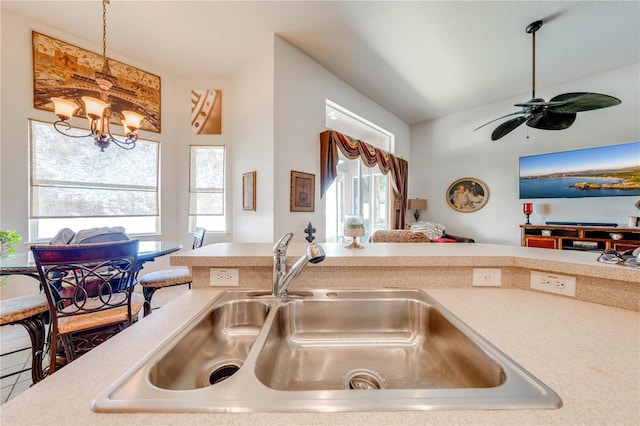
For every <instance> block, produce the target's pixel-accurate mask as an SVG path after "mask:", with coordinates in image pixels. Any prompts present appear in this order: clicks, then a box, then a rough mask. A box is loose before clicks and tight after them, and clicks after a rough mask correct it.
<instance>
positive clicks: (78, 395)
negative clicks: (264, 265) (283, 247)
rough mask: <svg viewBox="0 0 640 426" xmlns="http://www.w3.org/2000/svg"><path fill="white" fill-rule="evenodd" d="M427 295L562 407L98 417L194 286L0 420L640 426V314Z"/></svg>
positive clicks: (436, 292) (561, 301)
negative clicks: (95, 404) (106, 397)
mask: <svg viewBox="0 0 640 426" xmlns="http://www.w3.org/2000/svg"><path fill="white" fill-rule="evenodd" d="M294 286H295V284H294ZM426 291H427V293H429V294H430V295H431V296H433V297H434V298H435V299H436V300H438V301H439V302H440V303H442V304H443V305H444V306H445V307H446V308H447V309H449V310H450V311H451V312H453V313H454V314H455V315H457V316H458V317H460V318H461V319H462V320H463V321H465V322H466V323H467V324H469V325H470V326H471V327H472V328H474V329H475V330H476V331H477V332H478V333H480V334H481V335H482V336H484V337H485V338H486V339H488V340H489V341H490V342H491V343H493V344H494V345H495V346H497V347H498V348H500V349H501V350H502V351H503V352H505V353H506V354H507V355H509V356H510V357H512V358H513V359H514V360H515V361H516V362H518V363H519V364H520V365H522V366H523V367H524V368H526V369H527V370H529V371H530V372H531V373H532V374H534V375H535V376H536V377H538V378H539V379H540V380H542V381H543V382H545V383H546V384H547V385H549V386H550V387H551V388H552V389H553V390H555V391H556V392H557V393H558V394H559V395H560V397H561V398H562V400H563V404H564V405H563V407H562V408H560V409H557V410H469V411H464V410H461V411H401V412H349V413H250V414H227V413H193V414H191V413H160V414H152V413H135V414H98V413H94V412H93V411H91V409H90V406H91V402H92V401H93V399H94V398H95V397H96V395H98V394H99V393H100V392H101V391H102V390H104V389H105V388H106V387H107V386H108V385H109V384H111V383H112V382H113V381H115V380H116V379H117V378H118V377H119V376H120V375H122V374H123V373H124V372H125V371H127V369H129V368H130V367H131V366H132V365H133V364H134V363H135V362H136V361H138V360H139V359H140V358H142V357H143V356H144V355H145V354H147V353H148V352H149V351H151V350H152V349H153V348H154V347H156V346H157V345H158V344H159V343H160V342H161V341H162V340H163V339H164V338H166V337H167V336H168V335H169V334H170V333H172V332H173V331H175V330H176V329H177V328H178V327H179V326H180V325H181V324H183V323H184V322H185V321H186V320H187V319H189V318H191V317H192V316H193V315H194V314H195V313H196V312H197V311H198V310H199V309H201V308H202V307H204V306H205V305H206V304H207V303H209V302H210V301H211V300H212V299H213V298H214V297H215V296H216V295H217V294H219V291H218V290H213V289H194V290H191V291H187V292H185V293H184V294H182V295H181V296H179V297H178V298H176V299H175V300H174V301H172V302H171V303H169V304H167V305H165V306H164V307H162V308H161V309H159V310H156V311H154V313H153V314H152V315H151V316H149V317H147V318H144V319H142V320H141V321H139V322H138V323H137V324H135V325H133V326H132V327H130V328H128V329H127V330H125V331H123V332H122V333H120V334H118V335H117V336H115V337H114V338H112V339H111V340H109V341H107V342H106V343H105V344H103V345H101V346H99V347H98V348H96V349H94V350H93V351H91V352H89V353H88V354H86V355H84V356H82V357H81V358H79V359H77V360H76V361H74V362H73V363H71V364H69V365H67V366H65V367H64V368H62V369H61V370H59V371H57V372H56V373H55V374H54V375H52V376H50V377H47V378H46V379H45V380H43V381H42V382H40V383H38V384H37V385H35V386H33V387H32V388H30V389H29V390H27V391H26V392H24V393H23V394H21V395H19V396H17V397H16V398H14V399H12V400H10V401H9V402H7V403H6V404H4V405H2V406H0V411H1V417H0V421H1V424H2V425H3V426H8V425H17V424H25V425H36V424H43V425H44V424H46V425H51V424H56V425H57V424H59V425H132V424H154V425H160V424H167V425H169V424H188V425H194V424H218V425H245V424H246V425H269V424H277V425H302V424H313V425H336V424H340V425H353V424H375V425H377V424H380V425H383V424H385V425H399V424H420V425H425V424H437V425H443V424H474V425H478V424H483V425H489V424H490V425H496V424H545V425H546V424H558V425H567V424H618V425H637V424H640V361H639V359H640V314H639V313H638V312H635V311H632V310H624V309H619V308H613V307H608V306H603V305H597V304H592V303H586V302H581V301H578V300H574V299H570V298H566V297H561V296H555V295H547V294H543V293H538V292H533V291H527V290H519V289H505V288H500V289H496V288H465V289H440V288H439V289H426Z"/></svg>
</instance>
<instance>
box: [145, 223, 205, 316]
mask: <svg viewBox="0 0 640 426" xmlns="http://www.w3.org/2000/svg"><path fill="white" fill-rule="evenodd" d="M206 232H207V230H206V229H205V228H196V232H194V234H193V245H192V246H191V248H192V249H197V248H200V247H202V243H203V241H204V236H205V234H206ZM192 280H193V278H192V277H191V270H190V269H189V268H172V269H163V270H161V271H154V272H149V273H148V274H146V275H143V276H142V278H140V280H139V283H140V285H141V286H142V294H143V295H144V300H145V304H144V316H145V317H146V316H147V315H149V314H150V313H151V298H152V297H153V293H155V292H156V290H158V289H161V288H166V287H173V286H176V285H184V284H189V288H191V281H192Z"/></svg>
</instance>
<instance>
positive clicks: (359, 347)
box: [255, 299, 505, 390]
mask: <svg viewBox="0 0 640 426" xmlns="http://www.w3.org/2000/svg"><path fill="white" fill-rule="evenodd" d="M255 373H256V377H257V378H258V380H260V381H261V382H262V383H263V384H264V385H266V386H268V387H270V388H272V389H277V390H337V389H356V390H362V389H432V388H489V387H495V386H499V385H501V384H502V383H504V381H505V374H504V370H503V369H502V368H501V367H500V365H499V364H498V363H497V362H496V361H495V360H494V359H492V358H491V357H490V356H489V355H488V354H487V353H485V352H484V351H483V350H482V349H481V348H480V347H478V346H477V345H476V344H474V343H473V342H472V341H471V340H470V339H469V338H468V337H467V336H465V334H464V333H462V332H461V331H460V330H459V329H458V328H456V327H455V326H454V325H453V324H452V323H451V322H450V321H449V320H447V319H446V318H445V317H444V316H443V315H442V314H441V313H440V311H439V310H438V309H437V308H434V307H433V306H432V305H429V304H428V303H425V302H422V301H418V300H415V299H374V300H367V299H351V300H349V299H347V300H306V301H302V302H295V303H288V304H286V305H284V306H281V307H280V308H279V309H278V312H277V313H276V315H275V319H274V322H273V325H272V326H271V328H270V330H269V333H268V336H267V339H266V341H265V344H264V346H263V348H262V351H261V352H260V354H259V355H258V359H257V362H256V369H255Z"/></svg>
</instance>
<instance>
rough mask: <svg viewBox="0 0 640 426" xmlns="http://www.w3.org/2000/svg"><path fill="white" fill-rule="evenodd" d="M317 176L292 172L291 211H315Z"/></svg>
mask: <svg viewBox="0 0 640 426" xmlns="http://www.w3.org/2000/svg"><path fill="white" fill-rule="evenodd" d="M315 192H316V175H312V174H310V173H303V172H296V171H293V170H292V171H291V209H290V210H291V211H292V212H313V211H315Z"/></svg>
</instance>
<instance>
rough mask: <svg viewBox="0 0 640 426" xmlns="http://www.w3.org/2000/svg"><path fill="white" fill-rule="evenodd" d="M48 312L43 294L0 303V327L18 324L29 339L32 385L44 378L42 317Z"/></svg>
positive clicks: (43, 329)
mask: <svg viewBox="0 0 640 426" xmlns="http://www.w3.org/2000/svg"><path fill="white" fill-rule="evenodd" d="M48 311H49V304H48V302H47V297H46V296H45V295H44V294H37V295H30V296H18V297H12V298H10V299H6V300H1V301H0V326H5V325H15V324H19V325H21V326H23V327H24V328H26V329H27V333H29V338H30V339H31V380H32V382H33V383H34V384H36V383H38V382H39V381H40V380H42V379H43V377H44V374H43V372H42V357H43V354H44V343H45V334H46V332H45V328H44V320H43V317H44V314H45V313H46V312H48ZM5 355H8V354H5ZM23 371H24V370H23ZM21 372H22V371H19V372H18V373H21ZM14 374H16V373H14Z"/></svg>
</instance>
